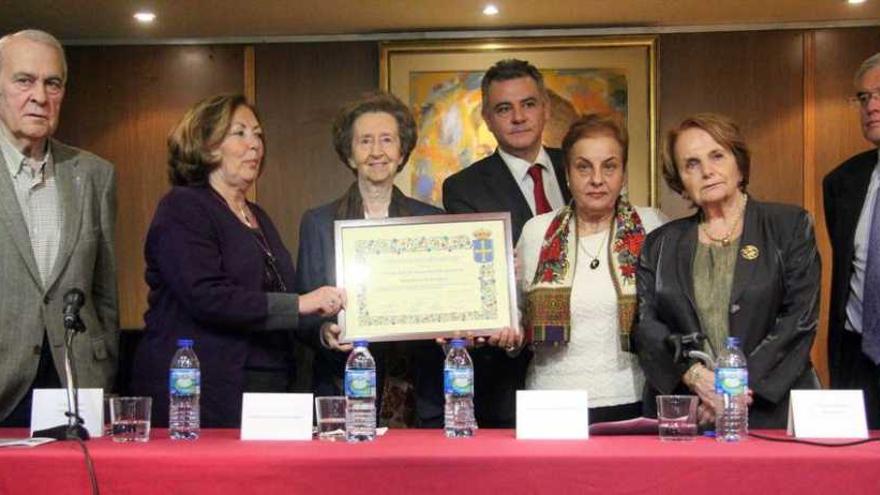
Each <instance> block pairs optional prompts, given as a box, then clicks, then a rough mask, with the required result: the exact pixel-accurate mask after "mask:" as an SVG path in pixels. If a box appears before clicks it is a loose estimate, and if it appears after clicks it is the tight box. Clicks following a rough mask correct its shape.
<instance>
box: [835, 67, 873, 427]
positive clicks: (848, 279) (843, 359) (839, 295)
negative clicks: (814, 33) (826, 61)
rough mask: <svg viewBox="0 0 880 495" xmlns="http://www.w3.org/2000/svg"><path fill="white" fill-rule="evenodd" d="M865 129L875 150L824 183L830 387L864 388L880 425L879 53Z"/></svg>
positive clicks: (862, 102) (861, 93)
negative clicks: (829, 274) (828, 255)
mask: <svg viewBox="0 0 880 495" xmlns="http://www.w3.org/2000/svg"><path fill="white" fill-rule="evenodd" d="M855 84H856V96H855V97H854V101H856V102H857V104H858V106H859V109H860V110H859V113H860V116H861V123H862V134H863V135H864V136H865V139H867V140H868V141H870V142H871V143H872V144H873V145H874V146H875V148H874V149H871V150H869V151H866V152H864V153H860V154H858V155H856V156H854V157H852V158H850V159H849V160H847V161H845V162H844V163H843V164H841V165H840V166H839V167H837V168H836V169H834V170H833V171H832V172H831V173H829V174H828V175H827V176H826V177H825V180H824V181H823V184H822V186H823V196H824V200H825V223H826V225H827V227H828V235H829V237H830V238H831V248H832V251H833V253H834V254H833V260H834V261H833V265H832V266H833V268H832V277H831V308H830V315H829V324H828V357H829V368H830V371H831V386H832V388H840V389H861V390H863V391H864V393H865V406H866V409H867V414H868V426H869V427H870V428H880V367H878V364H880V213H878V212H880V203H878V202H877V201H876V198H877V196H878V187H880V165H878V150H877V149H876V147H880V53H877V54H875V55H873V56H872V57H870V58H868V59H867V60H865V61H864V62H863V63H862V65H861V67H859V70H858V71H857V72H856V77H855Z"/></svg>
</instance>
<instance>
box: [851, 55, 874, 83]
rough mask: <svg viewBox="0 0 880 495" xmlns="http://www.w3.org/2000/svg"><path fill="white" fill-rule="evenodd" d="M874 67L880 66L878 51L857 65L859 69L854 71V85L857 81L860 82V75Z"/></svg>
mask: <svg viewBox="0 0 880 495" xmlns="http://www.w3.org/2000/svg"><path fill="white" fill-rule="evenodd" d="M876 67H880V52H877V53H875V54H873V55H871V56H870V57H868V58H866V59H865V61H864V62H862V65H860V66H859V70H857V71H856V77H855V78H854V79H853V82H854V83H855V85H856V86H858V85H859V83H861V82H862V76H864V75H865V73H866V72H868V71H869V70H871V69H874V68H876Z"/></svg>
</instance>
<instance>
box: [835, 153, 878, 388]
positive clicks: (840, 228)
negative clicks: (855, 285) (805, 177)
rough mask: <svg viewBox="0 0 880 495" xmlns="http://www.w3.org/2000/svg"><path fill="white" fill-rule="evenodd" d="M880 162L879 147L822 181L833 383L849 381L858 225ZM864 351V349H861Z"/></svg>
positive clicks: (853, 159) (861, 155)
mask: <svg viewBox="0 0 880 495" xmlns="http://www.w3.org/2000/svg"><path fill="white" fill-rule="evenodd" d="M876 165H877V150H876V149H872V150H869V151H866V152H864V153H860V154H858V155H856V156H854V157H852V158H850V159H849V160H847V161H845V162H844V163H843V164H841V165H840V166H839V167H837V168H836V169H834V170H833V171H832V172H831V173H829V174H828V175H827V176H825V179H824V180H823V181H822V193H823V194H822V196H823V198H824V202H825V226H826V227H827V228H828V237H830V239H831V251H832V257H831V259H832V263H831V306H830V309H829V314H828V368H829V371H830V372H831V386H832V387H838V386H839V385H841V384H844V383H847V382H846V380H845V379H846V377H844V376H842V375H841V373H842V372H843V369H842V368H845V367H842V366H841V365H842V363H841V359H842V355H843V351H842V345H843V343H842V336H843V332H845V331H846V330H845V329H844V324H845V323H846V303H847V300H848V299H849V281H850V278H852V271H853V264H852V260H853V256H855V246H854V245H853V243H854V242H855V235H856V226H857V224H858V223H859V215H860V214H861V212H862V207H863V205H864V203H865V197H866V196H867V194H868V182H869V181H870V179H871V173H872V172H873V171H874V167H875V166H876ZM859 352H861V351H859Z"/></svg>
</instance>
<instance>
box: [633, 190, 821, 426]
mask: <svg viewBox="0 0 880 495" xmlns="http://www.w3.org/2000/svg"><path fill="white" fill-rule="evenodd" d="M699 218H700V217H699V215H693V216H691V217H688V218H683V219H680V220H677V221H674V222H670V223H668V224H666V225H664V226H662V227H660V228H659V229H657V230H655V231H654V232H652V233H651V234H650V235H648V237H647V239H646V240H645V245H644V247H643V248H642V254H641V259H640V260H639V267H638V272H637V284H638V296H639V321H638V325H637V327H636V331H635V333H634V339H635V343H636V346H637V350H638V354H639V361H640V363H641V365H642V367H643V368H644V370H645V377H646V379H647V384H646V391H645V392H646V393H645V409H646V411H647V412H648V413H649V414H650V413H653V412H654V410H655V409H654V408H655V404H654V402H655V396H656V395H658V394H670V393H688V390H687V388H686V387H685V385H684V384H683V383H682V381H681V378H682V375H683V374H684V373H685V371H686V370H687V368H688V367H689V365H690V363H673V354H672V350H671V348H670V347H669V346H668V344H667V342H666V338H667V337H668V336H669V335H670V334H672V333H681V334H688V333H692V332H703V329H702V328H701V326H700V319H699V316H698V314H697V309H696V304H695V302H694V283H693V258H694V253H695V251H696V243H697V242H698V240H697V229H698V223H699ZM739 245H740V251H739V253H738V255H737V261H736V267H735V273H734V279H733V287H732V294H731V298H730V335H731V336H734V337H739V338H740V339H741V341H742V346H743V351H744V353H745V354H746V359H747V360H748V368H749V387H750V388H751V389H752V390H753V391H754V394H755V402H754V403H753V405H752V407H751V408H750V410H749V417H750V424H751V425H752V426H754V427H757V428H782V427H785V421H786V414H787V410H788V396H789V391H790V390H791V389H793V388H797V389H803V388H817V387H818V380H817V378H816V374H815V371H814V370H813V366H812V364H811V362H810V348H811V347H812V344H813V339H814V338H815V336H816V327H817V322H818V315H819V290H820V278H821V265H820V260H819V254H818V251H817V249H816V239H815V234H814V232H813V222H812V219H811V218H810V216H809V214H808V213H807V212H806V211H804V210H803V209H801V208H799V207H796V206H789V205H781V204H774V203H761V202H758V201H755V200H754V199H750V200H749V202H748V204H747V206H746V211H745V214H744V217H743V233H742V236H741V237H740V241H739ZM746 246H751V247H754V248H757V257H754V258H753V259H751V260H750V259H748V258H747V257H746V256H743V250H742V248H743V247H746Z"/></svg>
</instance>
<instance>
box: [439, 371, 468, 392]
mask: <svg viewBox="0 0 880 495" xmlns="http://www.w3.org/2000/svg"><path fill="white" fill-rule="evenodd" d="M443 390H444V391H445V393H446V394H448V395H453V396H468V395H473V394H474V370H471V369H466V368H465V369H447V370H445V372H444V373H443Z"/></svg>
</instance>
